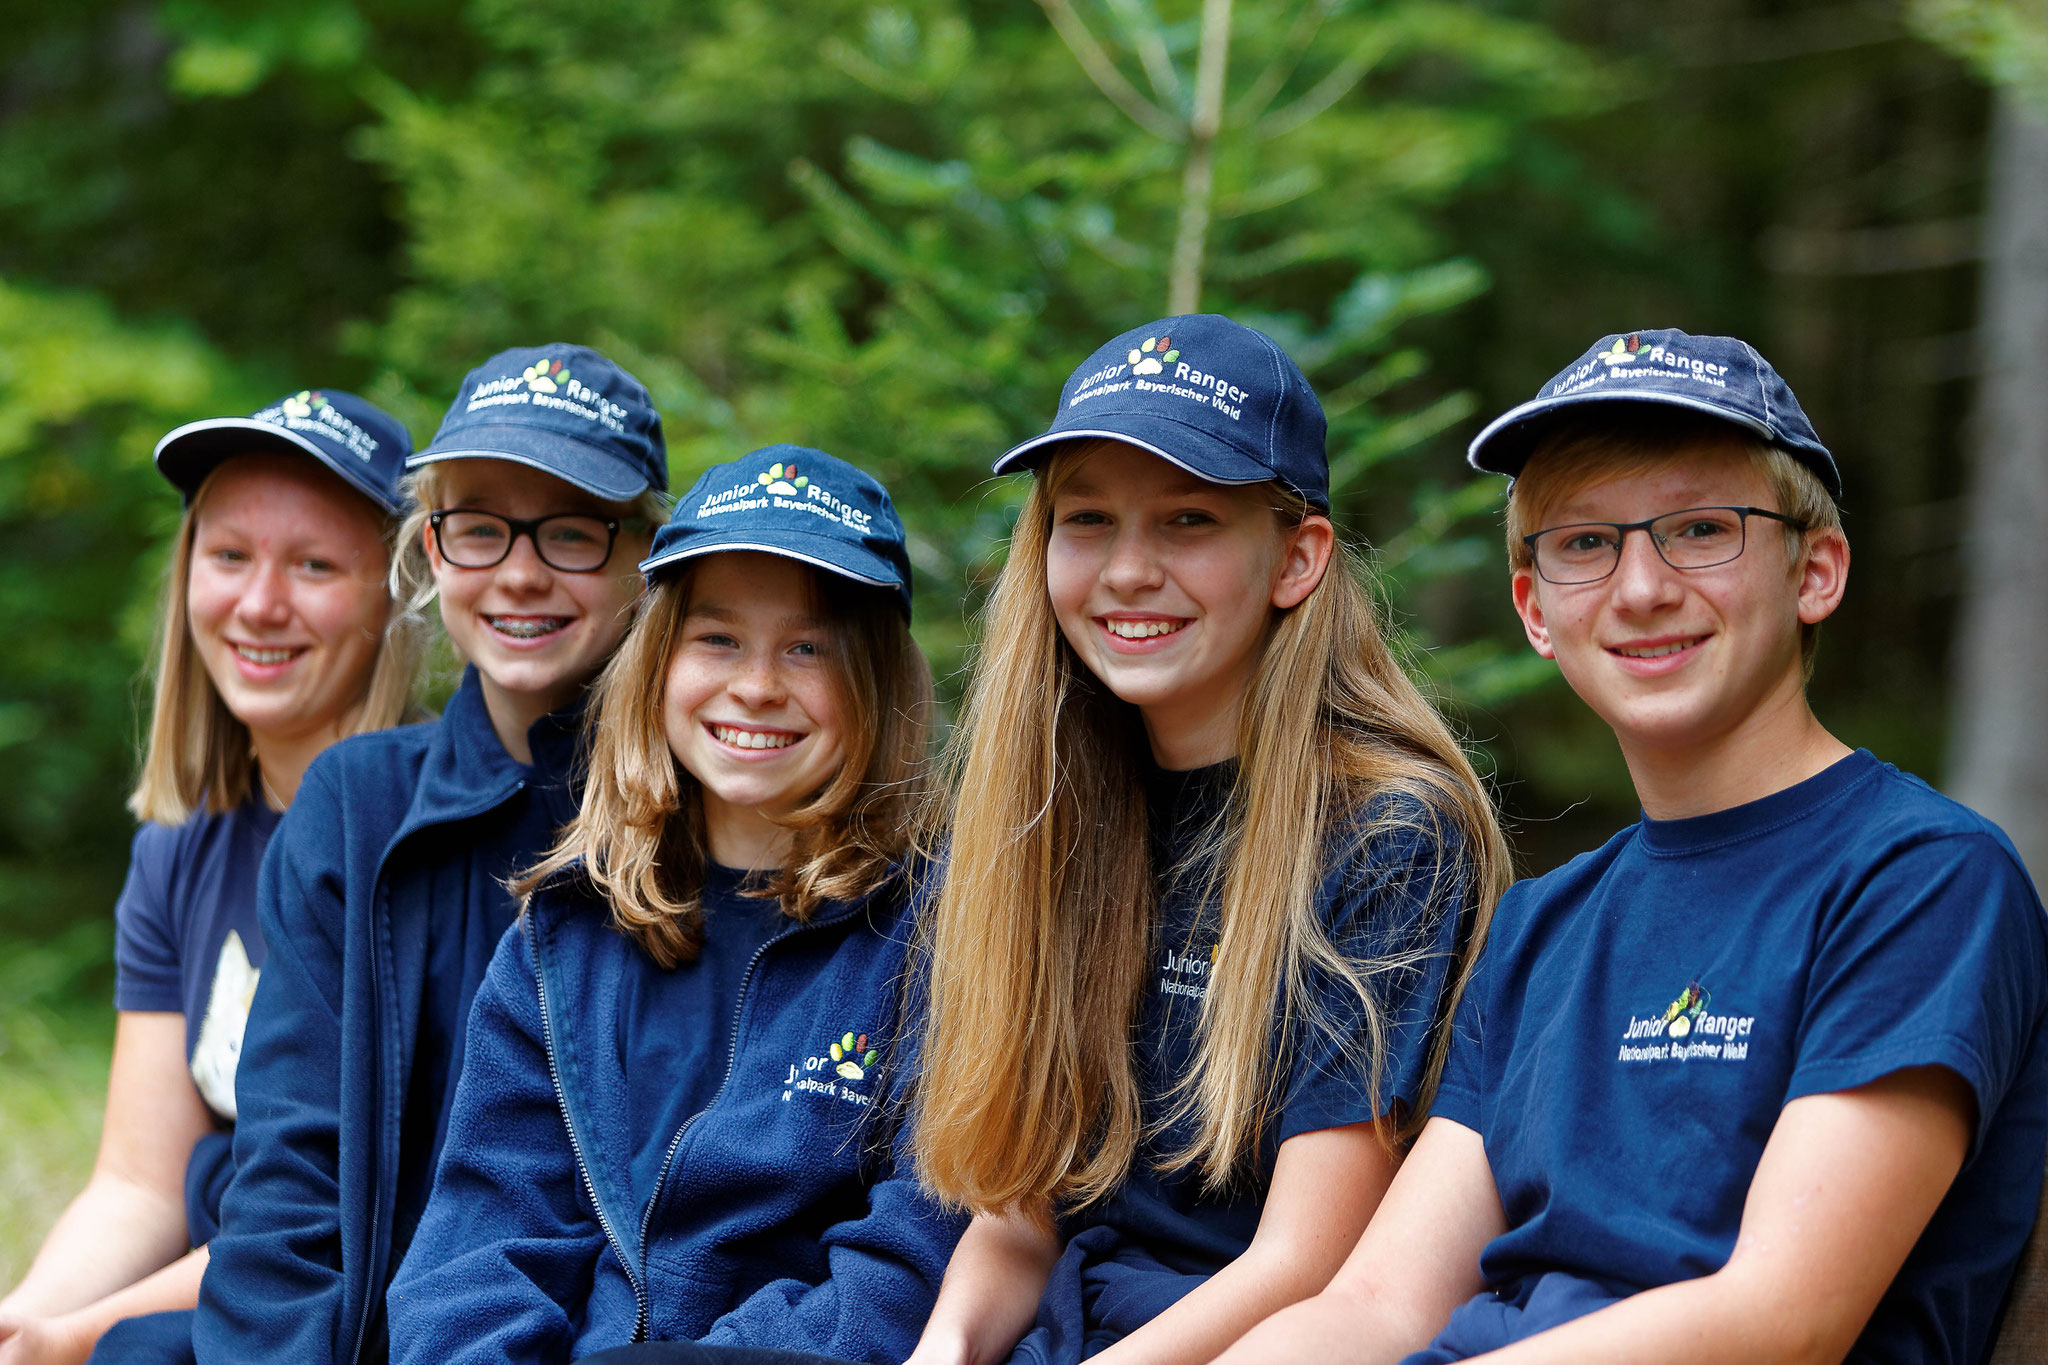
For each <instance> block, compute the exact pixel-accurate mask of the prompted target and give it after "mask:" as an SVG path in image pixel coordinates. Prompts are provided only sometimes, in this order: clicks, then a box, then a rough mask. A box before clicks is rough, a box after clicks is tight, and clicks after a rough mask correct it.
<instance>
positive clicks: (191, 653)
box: [128, 468, 426, 825]
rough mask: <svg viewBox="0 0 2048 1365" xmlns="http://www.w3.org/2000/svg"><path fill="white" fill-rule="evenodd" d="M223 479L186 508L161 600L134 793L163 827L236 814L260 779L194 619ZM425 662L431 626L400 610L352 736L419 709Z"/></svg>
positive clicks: (146, 816) (134, 800)
mask: <svg viewBox="0 0 2048 1365" xmlns="http://www.w3.org/2000/svg"><path fill="white" fill-rule="evenodd" d="M218 472H219V469H218V468H216V469H215V471H214V474H209V475H207V476H206V479H205V481H204V482H202V483H201V484H200V485H199V489H198V491H197V492H196V493H194V494H193V495H192V501H191V502H190V503H189V504H188V505H187V506H186V508H185V515H184V517H183V518H182V519H181V520H180V521H179V523H178V535H177V539H176V540H175V541H173V542H172V551H171V562H170V567H169V569H168V570H167V571H166V573H165V575H164V584H163V589H162V591H161V593H160V594H159V596H158V599H157V616H156V642H155V645H154V647H153V648H152V651H151V652H152V654H153V655H154V657H155V659H156V666H155V669H154V671H153V678H154V684H155V701H154V703H153V704H152V707H151V710H150V720H149V738H148V740H147V742H146V744H145V747H144V749H143V756H142V771H141V773H140V774H139V775H138V777H137V778H136V782H135V790H134V791H132V792H130V793H129V794H128V809H129V810H131V811H133V812H134V813H135V818H136V819H138V820H153V821H155V822H157V823H158V824H163V825H177V824H182V823H184V822H185V821H186V820H187V819H189V818H191V817H192V815H194V814H195V813H196V812H198V811H200V810H206V811H209V812H212V813H214V814H220V813H221V812H223V811H229V810H233V809H234V808H235V807H236V806H239V805H241V804H242V803H243V802H244V801H247V800H248V799H249V792H250V787H251V784H252V782H253V780H254V777H253V775H254V773H255V771H256V764H255V750H254V748H253V747H252V745H253V740H252V737H251V736H250V733H249V727H248V726H246V725H244V724H243V723H242V722H241V721H240V720H238V719H236V718H235V714H234V712H232V711H230V710H228V706H227V703H226V702H224V701H222V700H221V696H220V690H219V689H218V688H216V687H215V686H214V685H213V679H212V677H211V676H209V675H208V674H207V671H206V665H205V663H204V662H203V661H202V660H201V659H200V657H199V649H198V646H197V645H196V644H195V643H194V642H193V639H192V629H191V626H190V624H189V623H188V622H187V620H186V610H187V605H188V592H189V588H190V579H191V576H192V542H193V537H194V535H195V533H196V531H197V529H198V524H199V516H200V513H201V512H202V511H203V510H204V509H205V506H206V500H207V494H208V493H209V492H210V491H211V490H212V488H213V487H214V482H213V481H214V475H215V474H217V473H218ZM380 510H381V509H380ZM395 525H396V522H395V519H393V518H390V517H386V518H385V522H384V552H385V554H386V556H387V557H390V556H392V555H393V552H394V550H395V545H394V543H393V532H394V527H395ZM425 658H426V632H425V627H424V625H423V623H422V622H421V621H420V619H419V618H418V616H416V615H415V614H413V613H411V612H408V611H404V610H402V609H400V608H399V606H398V605H397V604H396V603H393V605H392V608H391V614H390V616H389V618H388V619H387V620H386V622H385V624H384V638H383V639H382V640H381V641H380V642H379V643H378V648H377V662H376V663H375V664H374V665H373V666H372V667H371V670H370V681H369V685H368V686H367V687H366V688H365V689H364V692H363V699H362V701H361V702H360V703H359V704H358V705H357V706H356V708H355V709H354V711H353V712H351V713H350V715H349V716H348V717H347V718H346V720H344V722H343V724H342V727H341V732H342V734H343V735H359V734H363V733H365V732H367V731H370V730H382V729H386V728H388V727H390V726H393V725H396V724H398V723H399V721H401V720H403V719H404V718H405V716H406V713H407V712H408V711H410V710H411V709H412V708H413V706H414V703H415V699H416V695H417V692H418V688H419V679H420V672H421V669H422V666H423V664H424V661H425Z"/></svg>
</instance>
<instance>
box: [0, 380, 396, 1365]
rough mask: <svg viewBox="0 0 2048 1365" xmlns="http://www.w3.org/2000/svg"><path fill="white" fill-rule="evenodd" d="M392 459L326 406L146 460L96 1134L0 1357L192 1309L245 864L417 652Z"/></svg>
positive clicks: (277, 416)
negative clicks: (133, 732)
mask: <svg viewBox="0 0 2048 1365" xmlns="http://www.w3.org/2000/svg"><path fill="white" fill-rule="evenodd" d="M411 448H412V443H411V441H410V440H409V439H408V438H407V436H406V433H405V429H404V428H403V427H401V426H399V424H398V423H397V422H396V421H395V420H393V419H392V418H391V417H389V416H388V415H386V414H385V413H383V412H381V411H379V410H378V409H376V408H374V407H372V406H371V405H370V404H368V403H365V402H364V401H363V400H361V399H359V398H356V397H355V396H354V395H352V394H345V393H341V392H338V391H335V390H324V391H314V390H307V391H304V392H301V393H297V394H293V395H291V396H289V397H286V398H283V399H280V400H279V401H278V402H276V403H273V404H271V405H270V406H268V407H266V408H263V409H262V410H260V411H258V412H257V413H256V414H254V415H253V416H251V417H247V418H240V417H231V418H215V419H211V420H208V421H202V422H194V423H191V424H189V425H187V426H184V427H180V428H179V429H178V430H176V431H174V432H172V433H171V434H170V435H168V436H166V437H165V438H164V439H163V441H162V442H161V443H159V445H158V446H157V450H156V461H157V467H158V469H159V470H160V471H161V472H162V473H163V474H164V476H165V477H166V478H167V479H169V480H170V482H171V483H172V484H173V485H175V486H176V487H177V488H178V489H179V490H180V491H181V492H183V493H184V495H185V499H186V507H185V515H184V519H183V520H182V522H181V523H180V524H179V527H178V531H177V535H176V538H175V540H174V541H173V542H172V553H171V564H170V570H169V572H168V574H167V575H166V577H165V580H164V592H163V597H162V601H161V604H160V606H159V612H158V624H157V661H156V697H155V705H154V709H153V714H152V717H151V724H150V732H149V744H148V750H147V753H146V756H145V757H144V760H143V767H142V775H141V778H140V780H139V781H138V782H137V784H136V788H135V792H134V795H133V796H131V797H130V798H129V806H130V807H131V809H133V810H134V812H135V813H136V815H137V816H139V817H140V818H141V819H142V820H143V821H144V824H143V826H142V829H141V830H140V831H139V832H138V833H137V834H136V836H135V846H134V854H133V857H132V859H131V860H130V863H129V867H128V880H127V885H126V886H125V887H124V888H123V889H122V892H121V898H120V901H119V902H118V903H117V904H116V906H115V912H114V913H115V963H116V969H117V974H116V978H115V987H114V1005H115V1008H116V1009H117V1010H119V1011H120V1022H119V1024H118V1025H117V1027H116V1032H115V1039H114V1060H113V1069H112V1076H111V1079H110V1081H109V1084H108V1089H107V1110H106V1121H105V1125H104V1127H103V1129H102V1131H101V1138H100V1149H99V1156H98V1159H97V1161H96V1162H95V1163H94V1167H93V1174H92V1179H91V1181H90V1182H89V1183H88V1184H87V1186H86V1188H85V1189H84V1190H83V1191H82V1192H81V1193H80V1194H79V1195H78V1197H77V1198H76V1199H74V1200H73V1201H72V1203H71V1205H70V1207H69V1208H68V1209H66V1210H65V1212H64V1214H63V1216H62V1217H61V1218H60V1219H59V1220H58V1222H57V1224H56V1226H55V1227H54V1228H52V1229H51V1231H50V1235H49V1237H48V1238H47V1239H46V1241H45V1242H44V1244H43V1248H42V1251H41V1252H40V1253H39V1254H38V1256H37V1258H36V1261H35V1264H34V1265H33V1266H32V1267H31V1269H30V1271H29V1273H28V1275H27V1276H26V1277H25V1278H24V1279H23V1280H22V1282H21V1284H20V1285H19V1286H18V1287H16V1288H15V1289H14V1291H13V1292H12V1293H10V1294H8V1295H7V1297H6V1298H5V1299H4V1300H0V1345H4V1344H5V1343H8V1342H10V1341H11V1342H13V1343H14V1345H15V1346H16V1347H18V1348H27V1354H28V1355H29V1356H30V1357H33V1358H34V1359H36V1360H72V1361H77V1360H83V1359H85V1358H86V1356H87V1355H88V1354H89V1353H90V1352H91V1351H92V1349H93V1347H94V1345H95V1343H96V1342H97V1341H98V1340H99V1339H100V1338H101V1336H102V1334H103V1333H104V1332H105V1331H106V1330H107V1328H108V1327H109V1326H110V1325H111V1324H112V1323H114V1322H116V1321H118V1320H120V1319H123V1318H128V1317H132V1316H134V1315H136V1314H142V1313H154V1312H162V1311H169V1310H174V1309H189V1308H190V1307H192V1305H193V1304H194V1303H195V1302H196V1301H197V1300H198V1295H199V1277H200V1273H201V1271H202V1270H203V1268H204V1266H205V1264H206V1259H207V1252H206V1246H207V1243H208V1242H209V1241H210V1240H211V1238H212V1236H213V1232H214V1228H215V1226H216V1222H217V1219H218V1217H219V1212H220V1194H221V1190H222V1188H223V1187H224V1186H225V1185H226V1183H227V1179H228V1176H229V1175H230V1174H232V1171H233V1166H232V1163H231V1162H230V1160H229V1157H228V1140H227V1136H226V1130H227V1129H228V1128H229V1127H230V1126H231V1125H232V1124H233V1123H234V1121H235V1089H234V1083H235V1069H236V1063H237V1061H238V1059H239V1055H240V1051H241V1044H242V1030H243V1024H244V1022H245V1021H246V1019H247V1017H248V1010H249V1000H250V996H251V994H252V993H253V992H254V990H255V988H256V977H257V973H258V972H259V971H261V969H262V967H263V961H264V951H263V936H262V934H261V933H260V932H258V930H257V928H256V869H257V866H258V864H259V863H260V862H261V861H262V858H263V851H264V848H265V847H266V846H267V845H268V843H269V841H270V835H271V831H272V830H273V829H275V828H276V826H277V822H278V814H279V812H280V811H281V810H283V809H284V807H286V806H288V805H290V804H291V800H292V797H293V795H294V794H295V793H296V792H297V790H298V786H299V779H300V777H301V775H302V774H304V772H305V770H306V767H307V765H308V764H309V763H311V762H312V760H313V757H314V755H315V754H317V753H318V752H319V751H320V750H321V749H323V748H325V747H326V746H327V745H328V744H330V743H331V742H333V741H334V740H336V739H338V738H340V737H341V736H343V735H347V734H353V733H357V732H360V731H365V730H376V729H382V728H383V727H385V726H388V725H392V724H395V723H396V722H397V721H398V720H399V719H400V717H401V715H402V714H403V712H405V710H406V709H407V708H408V707H409V706H410V705H412V702H413V695H414V683H415V675H416V673H417V664H418V662H419V659H420V655H421V650H420V647H419V637H418V633H417V631H416V630H415V629H413V625H414V623H412V622H410V621H409V620H408V618H407V617H406V616H405V615H404V614H403V613H401V612H399V611H397V610H395V609H394V606H393V603H392V600H391V594H390V591H389V589H388V588H387V586H386V582H385V578H386V572H387V569H388V561H389V557H390V550H391V545H392V536H393V534H394V532H395V530H396V527H397V513H398V511H399V510H400V507H401V506H402V502H401V499H400V497H399V492H398V480H399V476H400V474H401V473H402V471H403V467H404V459H405V456H406V453H407V452H408V451H409V450H410V449H411ZM192 1248H197V1250H191V1249H192Z"/></svg>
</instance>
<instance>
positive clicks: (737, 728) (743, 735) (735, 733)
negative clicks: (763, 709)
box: [704, 721, 803, 753]
mask: <svg viewBox="0 0 2048 1365" xmlns="http://www.w3.org/2000/svg"><path fill="white" fill-rule="evenodd" d="M704 728H705V729H706V730H709V731H710V732H711V737H712V738H713V739H715V740H717V741H718V742H719V743H720V744H723V745H725V746H726V747H727V748H731V749H744V750H747V751H748V752H750V753H758V752H761V751H763V750H773V749H787V748H788V747H789V746H790V745H792V744H795V743H796V742H798V741H799V740H801V739H802V738H803V736H802V735H801V734H798V733H797V732H796V731H794V730H760V729H754V728H752V727H750V726H742V725H723V724H720V723H719V722H717V721H708V722H706V723H705V726H704Z"/></svg>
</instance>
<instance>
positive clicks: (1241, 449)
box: [995, 313, 1330, 512]
mask: <svg viewBox="0 0 2048 1365" xmlns="http://www.w3.org/2000/svg"><path fill="white" fill-rule="evenodd" d="M1327 435H1328V425H1327V423H1326V422H1325V421H1324V419H1323V405H1322V404H1321V403H1320V402H1319V401H1317V399H1316V394H1315V390H1314V389H1312V388H1310V387H1309V383H1308V379H1307V377H1306V376H1304V375H1303V374H1302V372H1301V369H1300V367H1298V366H1297V365H1295V363H1294V362H1293V361H1292V360H1290V359H1288V358H1287V353H1286V352H1285V351H1283V350H1281V349H1280V347H1279V346H1278V345H1277V344H1276V343H1275V342H1274V341H1273V339H1272V338H1271V337H1269V336H1267V335H1266V334H1265V333H1264V332H1259V331H1254V330H1253V329H1252V328H1250V327H1246V326H1245V325H1244V324H1242V323H1237V322H1232V321H1231V320H1230V319H1229V318H1226V317H1219V316H1217V315H1216V314H1214V313H1196V314H1191V315H1188V316H1184V317H1177V318H1161V319H1160V320H1159V321H1158V322H1153V323H1148V324H1146V325H1145V326H1143V327H1140V328H1137V329H1136V330H1134V331H1129V332H1125V333H1124V334H1123V335H1122V336H1120V337H1118V338H1117V339H1116V340H1114V341H1112V342H1110V343H1109V344H1108V345H1106V346H1104V347H1103V348H1102V349H1101V350H1099V351H1097V352H1096V353H1095V354H1094V355H1092V356H1089V357H1088V359H1087V360H1086V361H1085V362H1084V363H1083V364H1082V366H1081V368H1080V369H1078V370H1075V371H1074V372H1073V374H1071V375H1069V376H1068V377H1067V382H1066V386H1065V387H1064V388H1062V389H1061V390H1060V406H1059V411H1058V412H1056V413H1054V414H1053V419H1052V428H1051V430H1049V431H1047V432H1046V433H1045V434H1044V435H1043V436H1034V437H1032V438H1031V439H1030V440H1028V441H1026V442H1024V443H1023V444H1022V445H1020V446H1015V447H1013V448H1012V449H1010V450H1009V451H1008V452H1006V453H1005V454H1004V455H1003V457H1002V458H1001V459H1000V460H997V461H996V466H995V472H996V473H998V474H1006V473H1008V472H1010V471H1011V470H1013V469H1018V468H1029V467H1030V466H1031V465H1032V464H1034V463H1035V462H1036V460H1037V459H1039V458H1043V454H1044V452H1045V451H1046V450H1047V449H1048V448H1049V447H1051V446H1055V445H1058V444H1060V443H1061V442H1064V441H1074V440H1082V439H1086V438H1089V437H1106V438H1108V439H1110V440H1115V441H1128V442H1129V443H1130V444H1132V445H1134V446H1137V447H1138V448H1139V449H1141V450H1148V451H1150V452H1151V453H1152V454H1154V455H1157V456H1158V457H1159V458H1160V459H1162V460H1165V461H1167V462H1168V463H1170V464H1176V465H1179V466H1180V467H1181V468H1182V469H1185V470H1187V471H1188V472H1189V473H1190V474H1193V475H1195V476H1196V477H1198V478H1203V479H1207V480H1208V481H1209V482H1211V483H1264V482H1265V481H1266V480H1268V479H1278V480H1279V481H1280V482H1281V483H1284V484H1286V485H1287V486H1288V487H1289V488H1292V489H1293V490H1294V491H1295V492H1297V493H1299V494H1301V496H1302V497H1304V498H1306V499H1307V500H1308V502H1309V505H1310V506H1312V507H1314V508H1315V509H1316V510H1318V511H1322V512H1327V511H1329V510H1330V456H1329V452H1328V451H1327V450H1326V449H1325V446H1324V441H1325V438H1326V436H1327Z"/></svg>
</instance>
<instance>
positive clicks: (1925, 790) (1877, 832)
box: [1852, 763, 2027, 881]
mask: <svg viewBox="0 0 2048 1365" xmlns="http://www.w3.org/2000/svg"><path fill="white" fill-rule="evenodd" d="M1852 799H1853V800H1854V801H1855V803H1856V805H1855V818H1856V823H1857V826H1858V830H1859V833H1860V834H1861V835H1862V836H1863V837H1861V838H1859V839H1858V840H1857V841H1856V845H1857V846H1860V848H1861V849H1862V850H1863V852H1864V856H1867V857H1882V856H1884V855H1887V854H1889V855H1892V856H1897V855H1901V854H1909V853H1911V852H1913V851H1915V850H1919V849H1922V848H1932V847H1935V846H1938V845H1942V844H1950V843H1953V844H1954V845H1955V846H1956V847H1957V849H1958V850H1959V851H1960V850H1964V849H1967V850H1972V851H1975V852H1978V853H1981V854H1982V855H1984V856H1986V857H1987V858H1989V859H1991V861H1992V862H1993V864H1994V865H1995V866H1996V868H1997V870H1998V871H1999V872H2002V873H2009V874H2010V875H2012V876H2015V877H2017V878H2018V879H2020V880H2021V881H2025V880H2026V876H2027V874H2026V871H2025V868H2024V866H2023V865H2022V864H2021V862H2020V857H2019V853H2018V852H2017V851H2016V850H2015V849H2014V848H2013V846H2012V840H2010V839H2009V838H2007V837H2006V834H2005V831H2004V830H2002V829H2000V828H1999V827H1998V826H1997V825H1995V824H1993V823H1992V822H1991V821H1989V820H1987V819H1985V818H1984V817H1983V816H1981V815H1979V814H1978V813H1977V812H1976V811H1973V810H1971V809H1970V808H1969V807H1968V806H1965V805H1964V804H1963V803H1962V802H1960V801H1957V800H1955V799H1954V798H1952V797H1948V796H1944V795H1942V794H1941V793H1940V792H1938V791H1936V790H1934V788H1933V787H1931V786H1929V785H1928V784H1927V783H1926V782H1924V781H1922V780H1921V779H1920V778H1918V777H1915V776H1913V775H1912V774H1911V773H1907V772H1902V771H1900V770H1899V769H1897V768H1895V767H1893V766H1892V765H1891V764H1889V763H1879V764H1877V765H1876V768H1875V770H1874V771H1873V772H1872V774H1871V776H1870V779H1869V780H1868V781H1867V782H1864V783H1861V784H1859V785H1858V788H1857V789H1856V790H1855V791H1854V792H1853V793H1852Z"/></svg>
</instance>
